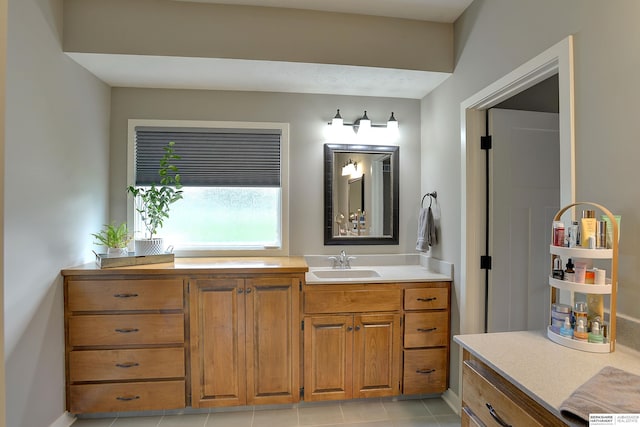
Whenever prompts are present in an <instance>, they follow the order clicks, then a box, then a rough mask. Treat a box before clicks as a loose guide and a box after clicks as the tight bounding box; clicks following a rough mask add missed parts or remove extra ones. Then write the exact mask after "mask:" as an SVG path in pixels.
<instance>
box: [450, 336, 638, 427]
mask: <svg viewBox="0 0 640 427" xmlns="http://www.w3.org/2000/svg"><path fill="white" fill-rule="evenodd" d="M454 341H455V342H457V343H458V344H460V345H461V346H462V348H463V359H464V360H463V385H462V425H463V426H475V425H484V423H486V424H487V425H493V424H495V423H496V418H499V419H501V420H502V421H503V422H504V423H505V424H508V425H514V426H519V425H532V426H533V425H541V426H545V427H546V426H556V425H562V426H564V425H571V423H570V422H569V421H567V420H566V419H565V418H563V416H562V415H561V412H560V407H561V405H562V403H563V402H564V401H565V400H566V399H567V398H569V397H570V396H571V394H572V393H573V392H574V391H575V390H576V389H578V388H579V387H580V386H581V385H582V384H584V383H585V382H587V381H588V380H589V379H590V378H592V377H593V376H594V375H596V374H597V373H598V372H599V371H600V370H601V369H602V368H604V367H605V366H613V367H616V368H619V369H622V370H625V371H628V372H630V373H632V374H636V375H639V374H640V363H638V362H639V361H640V354H639V353H638V352H636V351H634V350H632V349H628V348H626V347H624V346H621V345H617V346H616V351H615V352H613V353H605V354H600V353H590V352H584V351H579V350H575V349H571V348H568V347H564V346H561V345H558V344H556V343H554V342H553V341H551V340H549V339H548V338H547V337H546V331H521V332H501V333H490V334H473V335H457V336H455V337H454Z"/></svg>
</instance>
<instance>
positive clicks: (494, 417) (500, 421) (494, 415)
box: [487, 403, 511, 427]
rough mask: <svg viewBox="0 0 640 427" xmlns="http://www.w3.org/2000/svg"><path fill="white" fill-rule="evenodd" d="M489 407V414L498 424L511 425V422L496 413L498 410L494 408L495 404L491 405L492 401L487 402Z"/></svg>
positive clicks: (508, 426) (509, 426)
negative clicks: (508, 422) (505, 420)
mask: <svg viewBox="0 0 640 427" xmlns="http://www.w3.org/2000/svg"><path fill="white" fill-rule="evenodd" d="M487 409H489V414H490V415H491V417H492V418H493V419H494V420H495V421H496V422H497V423H498V424H500V425H501V426H502V427H511V424H507V423H506V422H504V420H503V419H502V418H500V416H499V415H498V414H497V413H496V410H495V409H493V406H491V404H490V403H487Z"/></svg>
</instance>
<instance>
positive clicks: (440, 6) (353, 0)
mask: <svg viewBox="0 0 640 427" xmlns="http://www.w3.org/2000/svg"><path fill="white" fill-rule="evenodd" d="M175 1H188V2H198V3H217V4H232V5H244V6H268V7H286V8H290V9H308V10H319V11H324V12H341V13H355V14H358V15H374V16H386V17H390V18H407V19H417V20H420V21H433V22H447V23H453V22H454V21H455V20H456V19H458V17H459V16H460V15H461V14H462V12H464V10H465V9H466V8H467V7H468V6H469V5H470V4H471V2H472V1H473V0H175Z"/></svg>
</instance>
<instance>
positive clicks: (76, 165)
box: [3, 0, 110, 427]
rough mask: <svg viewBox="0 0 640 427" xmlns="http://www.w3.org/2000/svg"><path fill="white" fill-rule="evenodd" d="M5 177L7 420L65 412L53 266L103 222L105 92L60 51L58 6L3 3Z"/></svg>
mask: <svg viewBox="0 0 640 427" xmlns="http://www.w3.org/2000/svg"><path fill="white" fill-rule="evenodd" d="M8 17H9V26H8V47H7V75H6V86H7V88H6V134H5V156H4V163H5V174H4V186H5V187H4V194H5V198H4V206H5V211H4V229H5V239H4V254H5V255H4V271H3V273H4V298H5V300H4V319H5V320H4V322H5V323H4V329H5V331H4V333H5V353H4V359H5V367H6V390H7V398H6V406H7V413H6V423H7V425H8V426H12V427H35V426H38V427H41V426H49V425H50V424H52V423H53V422H54V421H55V420H56V419H58V418H59V417H60V416H61V415H62V414H63V412H64V339H63V325H64V321H63V305H62V299H63V298H62V280H61V277H60V269H61V268H63V267H66V266H71V265H77V264H81V263H83V262H87V261H89V260H90V259H91V249H93V245H92V240H91V237H90V233H91V232H95V231H97V230H99V229H100V227H101V224H102V223H103V222H105V221H106V215H107V186H108V179H107V176H108V174H109V170H108V160H107V159H108V149H109V146H108V131H109V98H110V90H109V88H108V87H107V86H106V85H105V84H103V83H102V82H100V81H99V80H97V79H96V78H95V77H94V76H92V75H91V74H89V73H88V72H87V71H86V70H84V69H83V68H81V67H79V66H78V65H77V64H76V63H74V62H73V61H71V60H70V59H69V58H68V57H67V56H66V55H64V54H63V53H62V49H61V28H62V1H61V0H9V12H8Z"/></svg>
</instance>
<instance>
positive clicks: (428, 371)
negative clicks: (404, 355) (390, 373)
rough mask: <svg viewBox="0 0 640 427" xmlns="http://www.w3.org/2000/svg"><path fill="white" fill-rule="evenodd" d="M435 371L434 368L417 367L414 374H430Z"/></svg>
mask: <svg viewBox="0 0 640 427" xmlns="http://www.w3.org/2000/svg"><path fill="white" fill-rule="evenodd" d="M435 371H436V370H435V369H418V370H417V371H416V374H431V373H433V372H435Z"/></svg>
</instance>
